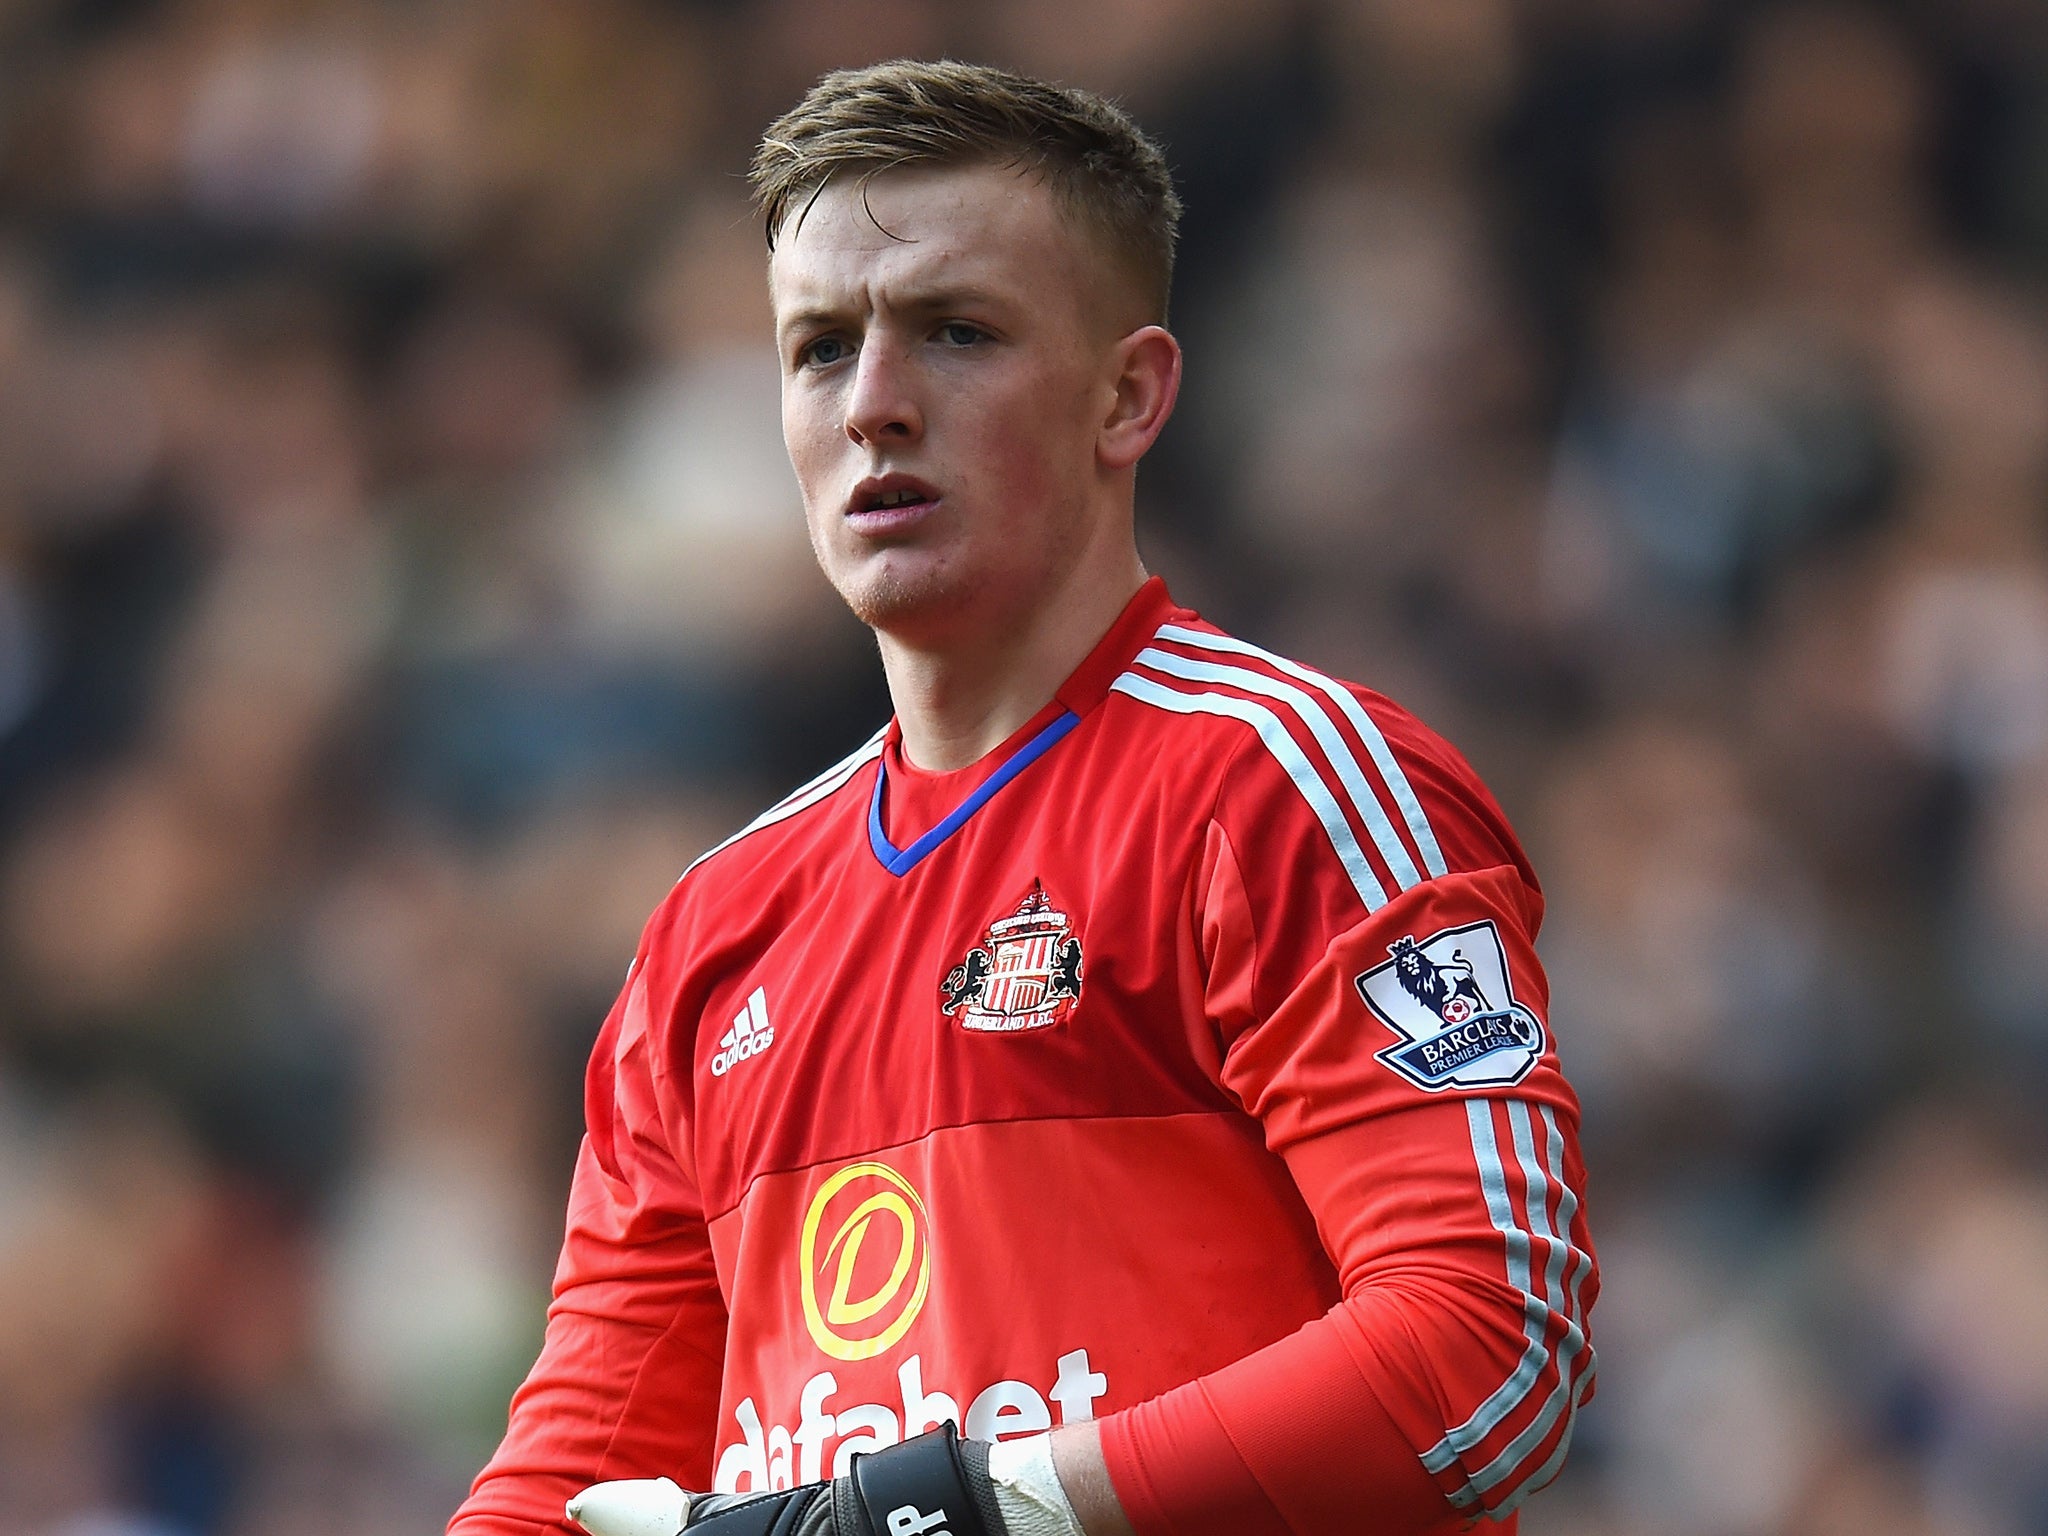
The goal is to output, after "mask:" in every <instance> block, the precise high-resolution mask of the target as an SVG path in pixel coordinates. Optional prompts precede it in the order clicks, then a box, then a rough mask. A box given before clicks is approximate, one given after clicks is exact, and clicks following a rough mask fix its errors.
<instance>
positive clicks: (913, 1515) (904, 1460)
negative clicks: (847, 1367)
mask: <svg viewBox="0 0 2048 1536" xmlns="http://www.w3.org/2000/svg"><path fill="white" fill-rule="evenodd" d="M976 1453H979V1455H978V1459H979V1460H980V1462H981V1474H982V1475H981V1477H980V1479H979V1486H977V1483H976V1480H975V1479H974V1478H972V1477H971V1476H970V1471H971V1468H970V1466H969V1464H968V1463H969V1460H970V1458H976ZM849 1475H850V1476H851V1477H852V1479H853V1486H854V1488H855V1490H856V1491H857V1492H858V1493H859V1495H860V1502H861V1506H862V1509H863V1512H864V1513H865V1514H866V1515H867V1517H868V1524H869V1525H870V1526H872V1527H873V1529H874V1533H875V1536H1003V1525H1002V1517H1001V1516H1000V1515H996V1514H994V1513H993V1511H989V1512H987V1513H985V1512H984V1510H983V1508H982V1503H983V1501H982V1499H981V1498H979V1497H977V1495H978V1494H982V1493H986V1494H987V1496H988V1500H989V1502H990V1503H991V1504H992V1503H993V1500H994V1494H993V1490H992V1489H990V1487H989V1481H988V1452H987V1451H986V1450H984V1449H983V1448H982V1447H981V1446H979V1445H976V1444H974V1443H973V1442H971V1441H963V1440H961V1438H960V1435H959V1432H958V1431H957V1430H955V1429H954V1428H953V1425H952V1424H951V1422H950V1421H949V1422H947V1423H944V1424H941V1425H940V1426H939V1427H938V1428H937V1429H935V1430H932V1431H931V1432H929V1433H928V1434H922V1435H919V1436H917V1437H916V1438H915V1439H912V1440H906V1441H904V1442H903V1443H902V1444H901V1445H892V1446H891V1447H889V1449H888V1450H886V1451H877V1452H875V1453H874V1454H873V1455H869V1456H855V1457H854V1458H853V1466H852V1468H851V1469H850V1474H849Z"/></svg>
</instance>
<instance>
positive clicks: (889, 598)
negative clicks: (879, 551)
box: [828, 567, 973, 634]
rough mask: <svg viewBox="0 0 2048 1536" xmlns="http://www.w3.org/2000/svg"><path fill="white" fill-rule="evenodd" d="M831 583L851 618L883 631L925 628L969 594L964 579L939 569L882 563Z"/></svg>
mask: <svg viewBox="0 0 2048 1536" xmlns="http://www.w3.org/2000/svg"><path fill="white" fill-rule="evenodd" d="M828 574H829V573H828ZM833 585H834V586H835V587H836V588H837V589H838V591H839V596H840V597H841V599H842V600H844V602H845V603H846V606H847V607H848V608H851V609H852V610H853V616H854V617H855V618H857V619H859V620H860V621H861V623H863V624H865V625H867V627H868V628H869V629H873V630H879V631H881V632H883V633H885V634H887V633H896V632H905V631H915V630H924V629H929V628H931V627H932V626H933V625H934V624H936V623H939V622H941V621H942V620H943V618H944V616H945V615H946V614H947V613H949V612H952V611H954V610H956V609H958V608H959V607H961V606H962V605H963V604H966V603H969V602H971V601H972V598H973V594H972V593H970V592H967V591H965V590H963V587H964V586H965V583H963V582H962V581H960V580H959V579H958V578H957V577H954V576H952V575H951V574H949V573H947V572H945V571H941V570H930V569H925V570H916V571H897V570H890V569H887V568H886V567H885V568H883V569H880V570H869V571H863V572H858V573H855V574H852V575H849V576H846V577H844V578H841V579H835V580H834V581H833Z"/></svg>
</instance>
